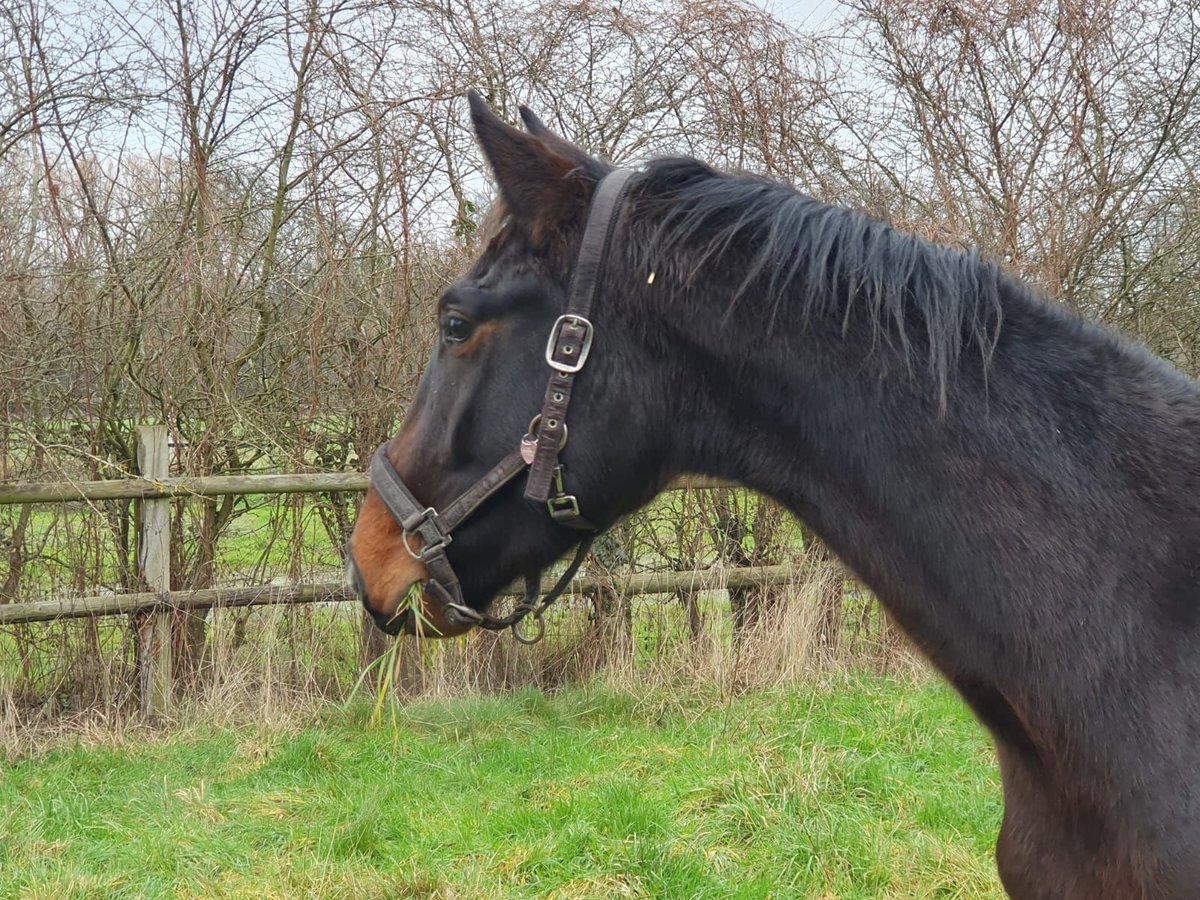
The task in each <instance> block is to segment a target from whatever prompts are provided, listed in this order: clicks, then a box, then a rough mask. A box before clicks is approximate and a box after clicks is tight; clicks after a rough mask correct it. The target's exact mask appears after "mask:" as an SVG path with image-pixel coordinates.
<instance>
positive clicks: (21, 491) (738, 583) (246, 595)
mask: <svg viewBox="0 0 1200 900" xmlns="http://www.w3.org/2000/svg"><path fill="white" fill-rule="evenodd" d="M167 440H168V438H167V429H166V427H165V426H162V425H143V426H139V427H138V428H137V442H138V465H139V469H140V471H141V474H142V477H141V478H121V479H113V480H107V481H74V482H72V481H65V482H27V483H23V484H22V483H0V505H8V504H21V503H77V502H84V503H95V502H99V501H103V500H137V501H139V502H140V509H139V513H138V571H139V576H140V578H141V581H142V586H143V588H144V590H142V591H140V592H137V593H130V594H111V595H102V596H94V597H77V598H66V599H53V600H36V601H30V602H25V603H9V604H4V605H0V625H18V624H25V623H31V622H47V621H53V620H56V619H69V618H83V617H87V616H109V615H132V616H133V620H134V623H135V625H136V626H137V631H138V642H137V643H138V660H137V670H138V671H137V680H138V693H139V696H140V698H141V705H142V712H143V713H144V714H145V715H147V716H154V715H158V714H160V713H162V712H165V711H166V709H167V708H168V706H169V704H170V699H171V688H172V675H173V660H172V656H171V645H172V642H171V617H172V614H173V613H174V612H175V611H177V610H191V609H207V608H213V607H241V606H265V605H271V604H299V603H321V602H326V601H344V600H352V599H354V596H353V593H352V592H351V591H350V590H349V588H348V587H347V586H346V584H345V583H344V582H342V581H330V582H321V583H313V584H299V585H289V586H274V585H273V586H266V587H244V588H212V589H205V590H196V591H171V590H168V586H169V584H170V571H171V569H170V567H171V560H170V534H169V528H170V524H169V516H168V514H167V507H166V501H167V500H168V499H170V498H187V497H218V496H225V495H229V494H261V495H271V494H312V493H330V492H341V491H345V492H362V491H365V490H366V489H367V487H368V485H369V483H370V479H369V477H368V476H367V475H366V474H365V473H361V472H315V473H309V474H299V473H292V474H282V475H215V476H208V477H183V478H171V477H167V472H168V468H167V467H168V459H169V457H168V444H167ZM733 486H734V485H733V484H731V483H730V482H726V481H719V480H716V479H711V478H704V477H700V476H688V477H684V478H680V479H678V480H676V481H675V482H673V483H672V484H670V485H668V487H667V489H668V490H694V489H701V488H722V487H733ZM792 578H793V572H792V570H791V568H790V567H789V566H760V567H756V568H751V567H747V568H740V569H725V570H722V571H721V572H715V571H707V570H695V571H690V572H644V573H639V574H633V575H627V576H624V577H618V578H617V579H616V583H615V585H614V586H615V587H616V588H617V589H618V590H621V591H624V592H626V593H629V594H661V593H669V592H673V591H678V590H699V589H702V588H706V587H728V588H738V587H746V586H750V585H772V584H786V583H788V582H789V581H790V580H791V579H792ZM549 587H550V585H549V584H547V585H546V586H545V589H549ZM595 587H596V582H595V580H594V579H591V578H576V579H575V581H574V582H572V584H571V588H570V590H571V592H572V593H584V592H587V591H589V590H591V589H593V588H595ZM509 593H510V594H514V595H515V594H516V593H517V592H516V590H515V589H512V590H510V592H509Z"/></svg>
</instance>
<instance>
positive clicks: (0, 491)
mask: <svg viewBox="0 0 1200 900" xmlns="http://www.w3.org/2000/svg"><path fill="white" fill-rule="evenodd" d="M368 484H370V477H369V476H368V475H367V474H366V473H363V472H311V473H307V474H304V473H290V474H285V475H209V476H198V477H194V478H187V477H184V478H115V479H112V480H108V481H31V482H26V483H24V484H22V483H19V482H16V483H14V482H7V483H4V482H0V506H2V505H6V504H17V503H73V502H78V501H84V502H98V501H100V500H160V499H163V498H167V497H221V496H224V495H226V494H321V493H332V492H338V491H346V492H350V493H353V492H359V493H361V492H362V491H365V490H366V489H367V485H368ZM734 486H735V485H734V484H733V483H732V482H729V481H721V480H719V479H715V478H705V477H704V476H701V475H688V476H685V477H683V478H679V479H677V480H676V481H674V482H672V483H671V484H669V485H668V486H667V490H698V489H701V488H720V487H734Z"/></svg>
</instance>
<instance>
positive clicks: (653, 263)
mask: <svg viewBox="0 0 1200 900" xmlns="http://www.w3.org/2000/svg"><path fill="white" fill-rule="evenodd" d="M634 203H635V208H636V209H637V210H639V211H640V212H642V213H644V215H637V216H634V217H633V225H632V227H633V228H635V229H637V230H638V233H637V235H636V239H635V241H634V242H633V243H634V247H635V249H634V251H633V252H634V253H635V255H636V256H637V257H638V258H639V261H640V262H643V263H644V264H645V265H646V266H648V267H649V269H650V270H652V271H653V270H657V271H658V273H659V275H660V276H663V275H667V276H669V277H670V279H671V281H672V282H673V283H674V284H676V285H680V286H683V287H685V288H686V287H687V286H689V285H692V284H694V283H697V282H700V283H708V284H727V283H730V281H731V279H730V274H729V273H731V272H732V273H735V274H734V275H733V280H732V283H731V284H730V286H731V289H732V293H731V299H730V305H729V310H728V312H727V314H726V315H727V316H729V315H732V314H733V313H734V311H735V309H736V308H737V306H738V305H739V303H740V302H741V301H742V300H743V299H744V298H745V297H746V296H748V295H754V296H759V297H763V298H764V299H765V302H766V303H768V304H769V318H768V327H774V325H775V322H776V319H777V318H778V317H779V315H780V314H781V312H783V311H784V309H785V304H786V309H787V310H789V311H790V309H791V308H792V305H793V304H796V303H799V304H800V316H801V321H802V322H803V323H804V324H806V325H807V324H809V323H810V322H811V321H812V320H813V319H814V318H816V317H829V316H833V315H838V316H840V317H841V327H842V332H843V334H845V333H847V331H848V329H849V327H850V323H851V320H852V318H855V317H857V315H858V313H859V311H862V312H865V314H866V317H867V320H868V322H869V329H870V332H869V333H870V344H871V347H872V348H874V347H875V346H876V345H877V344H878V343H880V342H882V343H883V344H884V345H885V346H890V347H892V348H894V349H896V350H897V351H898V352H899V353H900V354H901V355H902V358H903V360H904V364H905V365H906V366H908V368H909V370H910V371H911V370H912V368H913V363H914V361H921V357H923V362H924V364H925V366H926V367H927V369H928V372H929V374H930V375H931V376H932V378H933V379H934V382H935V384H936V385H937V388H938V394H939V397H940V400H941V403H942V404H943V405H944V403H945V399H946V382H947V378H948V376H949V374H950V373H951V371H952V370H953V368H954V366H955V365H956V363H957V361H958V359H959V357H960V355H961V353H962V350H963V349H964V347H968V346H974V347H976V348H978V350H979V352H980V354H981V357H982V361H983V365H984V368H985V369H986V367H987V365H988V363H989V361H990V358H991V353H992V351H993V349H994V348H995V346H996V342H997V340H998V337H999V330H1000V325H1001V320H1002V305H1001V292H1002V290H1004V291H1005V293H1008V292H1011V291H1014V290H1015V291H1017V292H1019V293H1023V294H1026V295H1032V293H1033V292H1032V291H1031V290H1030V289H1029V288H1028V287H1026V286H1024V285H1023V284H1021V283H1020V282H1017V281H1016V279H1013V278H1011V277H1009V276H1006V275H1004V274H1003V273H1002V272H1001V271H1000V269H999V267H998V266H997V265H996V264H995V263H993V262H991V261H988V260H985V259H983V258H982V257H981V256H980V255H979V253H978V252H977V251H972V252H968V251H963V250H959V249H955V248H953V247H947V246H944V245H941V244H935V243H932V242H931V241H928V240H926V239H925V238H922V237H920V236H919V235H916V234H911V233H908V232H904V231H900V230H897V229H896V228H894V227H892V226H891V225H889V224H887V223H886V222H882V221H880V220H878V219H874V218H872V217H870V216H868V215H866V214H865V213H862V212H858V211H856V210H852V209H846V208H842V207H838V206H833V205H831V204H828V203H824V202H822V201H820V200H817V199H815V198H813V197H810V196H807V195H805V194H801V193H799V192H798V191H796V190H794V189H792V188H791V187H788V186H786V185H783V184H780V183H777V182H775V181H771V180H769V179H766V178H762V177H758V176H755V175H747V174H727V173H722V172H718V171H716V170H714V169H712V168H710V167H709V166H707V165H705V164H704V163H701V162H699V161H697V160H694V159H691V158H687V157H678V158H667V159H659V160H656V161H653V162H651V163H650V164H649V165H648V167H647V168H646V170H645V174H644V176H643V179H642V185H641V188H640V190H638V192H637V196H636V197H635V200H634ZM639 220H641V221H640V222H639ZM643 229H644V230H643ZM739 276H740V277H739Z"/></svg>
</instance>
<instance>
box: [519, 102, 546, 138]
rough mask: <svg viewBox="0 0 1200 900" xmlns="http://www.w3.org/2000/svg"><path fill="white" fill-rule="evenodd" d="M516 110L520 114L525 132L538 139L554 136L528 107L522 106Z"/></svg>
mask: <svg viewBox="0 0 1200 900" xmlns="http://www.w3.org/2000/svg"><path fill="white" fill-rule="evenodd" d="M517 109H518V111H519V112H520V113H521V121H522V122H524V123H525V130H526V131H528V132H529V133H530V134H532V135H535V136H536V137H540V138H544V137H550V136H551V135H554V132H552V131H551V130H550V129H549V128H547V127H546V123H545V122H543V121H542V120H541V119H539V118H538V117H537V115H536V114H535V113H534V111H533V110H532V109H530V108H529V107H528V106H525V105H524V104H522V105H521V106H519V107H517Z"/></svg>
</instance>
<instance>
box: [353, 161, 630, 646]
mask: <svg viewBox="0 0 1200 900" xmlns="http://www.w3.org/2000/svg"><path fill="white" fill-rule="evenodd" d="M633 174H634V173H633V170H632V169H616V170H614V171H612V172H610V173H609V174H608V175H606V176H605V177H604V178H603V179H602V180H601V181H600V183H599V184H598V185H597V186H596V193H595V196H594V197H593V198H592V203H591V206H590V208H589V210H588V220H587V225H586V227H585V228H584V232H583V240H582V242H581V243H580V246H579V257H578V259H577V260H576V263H575V271H574V273H573V274H572V276H571V289H570V293H569V295H568V300H567V310H566V312H565V313H564V314H563V315H561V316H559V317H558V319H557V320H556V321H555V323H554V326H553V327H552V328H551V329H550V337H549V339H548V340H547V341H546V364H547V365H548V366H550V368H551V370H552V371H551V375H550V382H549V384H547V386H546V395H545V397H544V398H543V400H542V411H541V412H540V413H539V414H538V415H536V416H534V417H533V420H532V421H531V422H530V423H529V428H528V429H527V430H526V432H525V434H524V436H523V437H522V438H521V442H520V444H519V446H518V447H517V449H515V450H513V451H512V452H511V453H509V454H508V455H507V456H505V457H504V458H503V459H502V460H500V462H499V463H497V464H496V465H495V466H494V467H493V468H492V469H491V471H489V472H488V473H487V474H486V475H484V476H483V477H482V478H480V479H479V480H478V481H476V482H475V483H474V484H473V485H472V486H471V487H469V488H468V489H467V490H466V491H464V492H463V493H462V494H461V495H459V497H458V498H457V499H455V500H454V501H452V502H451V503H450V505H448V506H446V507H445V508H444V509H443V510H441V511H440V512H439V511H438V510H436V509H434V508H433V507H432V506H424V505H422V504H421V503H420V502H419V501H418V500H417V498H416V497H415V496H413V493H412V491H410V490H409V489H408V486H407V485H405V483H404V481H403V480H402V479H401V478H400V475H399V473H398V472H397V471H396V468H395V466H393V465H392V462H391V460H390V459H388V455H387V442H385V443H384V444H383V445H381V446H380V447H379V449H378V450H376V451H375V456H374V458H373V459H372V460H371V484H372V486H373V487H374V488H375V491H376V493H378V494H379V497H380V499H381V500H383V502H384V505H385V506H387V508H388V511H389V512H390V513H391V514H392V517H393V518H394V519H395V520H396V522H397V523H398V524H399V525H400V528H401V530H402V531H403V538H402V540H403V542H404V549H405V550H407V551H408V552H409V554H410V555H411V556H412V557H413V559H416V560H418V561H419V562H421V563H424V565H425V568H426V569H427V570H428V572H429V578H428V580H427V581H426V582H425V591H426V593H428V594H429V595H430V596H431V597H433V598H434V599H436V600H437V602H438V603H440V604H441V607H442V609H441V612H442V615H443V616H444V617H445V619H446V621H448V622H449V623H450V624H452V625H456V626H458V625H477V626H479V627H480V628H487V629H489V630H492V631H500V630H502V629H505V628H512V630H513V636H514V637H515V638H516V639H517V640H518V641H521V642H522V643H527V644H532V643H536V642H537V641H539V640H541V638H542V636H543V635H544V634H545V630H546V626H545V622H544V621H543V619H542V615H543V613H545V611H546V608H547V607H548V606H550V604H551V603H553V602H554V601H555V600H557V599H558V598H559V596H561V594H562V593H563V591H565V590H566V588H567V585H568V584H569V583H570V581H571V579H572V578H573V577H575V573H576V572H577V571H579V567H580V566H581V565H582V564H583V560H584V558H585V557H586V556H587V554H588V551H589V550H590V549H591V546H592V541H594V540H595V537H596V534H597V528H596V527H595V526H594V525H593V524H592V523H591V522H589V521H588V520H587V519H586V518H584V517H583V515H582V514H581V512H580V509H579V498H578V497H576V496H575V495H574V494H568V493H567V491H566V488H565V486H564V484H563V479H564V469H563V464H562V463H561V462H560V461H559V453H561V452H562V449H563V447H564V446H566V443H567V423H566V418H567V406H568V405H569V404H570V402H571V391H572V389H573V388H574V386H575V376H576V375H578V374H579V373H580V372H581V371H582V370H583V367H584V366H585V365H586V364H587V360H588V355H589V354H590V353H591V349H592V342H593V340H594V338H595V328H594V327H593V326H592V322H591V320H590V319H589V318H588V315H589V313H590V312H591V309H592V303H593V301H594V300H595V298H596V292H597V290H598V287H599V282H600V273H601V271H602V270H603V268H604V264H605V262H606V261H607V259H608V252H609V247H610V245H611V242H612V233H613V230H614V229H613V226H614V223H615V213H616V211H617V208H618V206H619V205H620V202H621V199H622V198H623V197H624V196H625V192H626V190H627V189H628V187H629V179H630V177H631V176H632V175H633ZM526 469H528V470H529V480H528V483H527V484H526V486H525V498H526V499H527V500H533V501H535V502H537V503H544V504H545V505H546V510H547V512H548V513H549V514H550V518H551V519H553V520H554V521H555V522H557V523H558V524H560V525H563V526H564V527H567V528H574V529H578V530H580V531H583V532H585V533H586V534H585V536H584V537H583V539H582V540H581V541H580V542H579V546H578V547H577V549H576V550H575V556H574V557H573V558H572V560H571V564H570V565H569V566H567V570H566V571H565V572H563V574H562V575H561V576H560V577H559V579H558V581H557V582H555V584H554V587H552V588H551V589H550V591H549V593H547V594H546V595H545V596H544V597H542V598H541V599H540V600H539V595H540V593H541V573H540V572H539V573H537V574H535V575H532V576H526V578H525V594H524V596H523V597H522V598H521V601H520V602H519V603H518V604H517V605H516V607H514V609H513V611H512V612H511V613H510V614H509V615H507V616H499V617H498V616H492V615H488V614H487V613H481V612H478V611H477V610H474V609H472V608H471V607H469V606H467V605H466V603H464V602H463V596H462V585H461V584H460V583H459V580H458V576H457V575H456V574H455V573H454V567H453V566H451V565H450V560H449V559H448V558H447V556H446V547H447V546H449V544H450V542H451V540H452V539H453V538H452V532H453V531H454V529H455V528H456V527H458V526H459V525H460V524H462V522H463V521H464V520H466V519H467V518H468V517H470V516H471V515H472V514H473V513H474V512H475V511H476V510H477V509H478V508H479V507H480V506H482V505H483V504H484V503H485V502H486V501H487V500H488V499H489V498H490V497H491V496H492V495H493V494H495V493H496V492H497V491H498V490H500V488H502V487H504V485H506V484H508V483H509V482H510V481H512V480H513V479H514V478H516V477H517V476H518V475H520V474H521V473H522V472H524V471H525V470H526ZM410 538H420V541H421V548H420V550H419V551H418V550H414V549H413V544H412V543H410ZM531 614H532V615H533V617H534V619H535V620H536V622H537V629H536V631H535V632H534V633H533V634H532V635H527V634H526V633H525V631H524V626H523V622H524V619H525V617H526V616H529V615H531Z"/></svg>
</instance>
